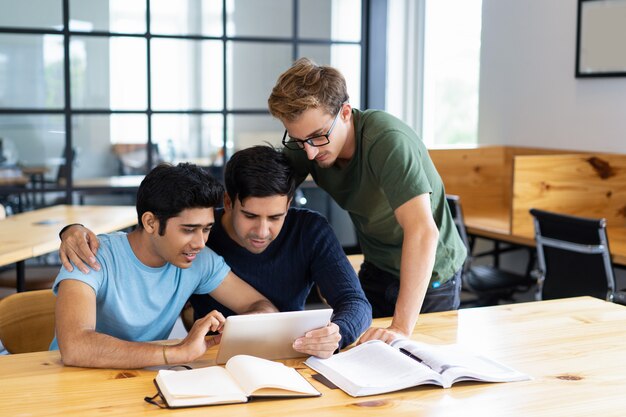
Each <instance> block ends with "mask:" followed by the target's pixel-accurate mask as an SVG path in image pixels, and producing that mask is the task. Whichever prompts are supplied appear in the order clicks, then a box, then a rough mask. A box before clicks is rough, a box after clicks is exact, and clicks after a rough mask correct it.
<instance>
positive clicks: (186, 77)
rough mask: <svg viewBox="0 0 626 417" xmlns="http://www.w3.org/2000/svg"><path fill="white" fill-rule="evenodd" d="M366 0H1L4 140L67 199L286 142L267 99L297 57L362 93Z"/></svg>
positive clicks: (355, 94)
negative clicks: (106, 183) (93, 186)
mask: <svg viewBox="0 0 626 417" xmlns="http://www.w3.org/2000/svg"><path fill="white" fill-rule="evenodd" d="M364 4H365V5H366V4H367V2H365V1H361V0H263V1H260V0H177V1H171V0H20V1H13V0H0V10H2V13H0V138H2V139H1V141H2V142H4V148H5V149H9V148H10V149H11V150H12V152H13V154H15V155H17V156H16V157H15V158H13V159H15V160H14V161H11V163H17V164H19V166H21V167H33V166H37V167H41V168H43V169H44V171H45V174H44V175H45V183H46V184H48V188H47V189H48V190H51V191H55V190H56V191H65V192H66V196H67V198H70V196H71V193H72V191H73V190H74V189H75V188H77V187H78V188H81V185H80V184H81V181H85V180H90V179H95V178H100V177H111V176H115V175H127V174H144V173H146V172H147V170H148V169H149V168H150V167H151V166H154V165H155V164H156V163H158V162H160V161H169V162H178V161H185V160H189V161H193V162H196V163H198V164H201V165H204V166H208V167H213V168H214V169H215V170H216V171H217V172H219V168H220V167H221V166H222V165H223V164H224V162H225V160H227V158H228V157H229V156H230V155H231V154H232V153H233V152H234V151H236V150H238V149H241V148H245V147H248V146H251V145H254V144H260V143H264V142H269V143H271V144H274V145H278V144H279V143H280V139H281V137H282V126H281V124H280V122H279V121H277V120H275V119H273V118H272V117H271V116H270V115H269V112H268V110H267V104H266V101H267V97H268V96H269V93H270V91H271V88H272V86H273V85H274V83H275V81H276V78H277V77H278V75H279V74H280V73H281V72H283V71H284V70H285V69H287V68H288V67H289V66H290V65H291V63H292V62H293V61H294V60H295V59H297V58H298V57H301V56H308V57H311V58H312V59H314V60H315V61H316V62H318V63H320V64H330V65H333V66H335V67H338V68H339V69H340V70H341V71H342V72H343V73H344V74H345V75H346V78H347V82H348V87H349V92H350V95H351V102H352V104H353V105H354V106H356V107H359V106H361V97H362V96H363V94H364V91H365V90H364V87H363V85H364V84H365V83H364V76H363V74H365V72H364V70H363V68H362V64H361V62H362V61H363V55H364V50H365V46H366V45H365V40H364V39H363V38H364V36H362V32H364V27H363V25H362V23H361V20H362V15H363V14H364V12H363V11H362V10H363V7H364V6H363V5H364ZM2 142H0V143H2ZM0 160H1V158H0ZM2 163H5V164H6V163H8V162H7V161H4V162H0V164H2Z"/></svg>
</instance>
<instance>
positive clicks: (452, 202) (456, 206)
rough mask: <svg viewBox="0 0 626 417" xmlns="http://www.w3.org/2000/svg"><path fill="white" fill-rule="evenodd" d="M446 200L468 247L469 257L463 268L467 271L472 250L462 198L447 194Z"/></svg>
mask: <svg viewBox="0 0 626 417" xmlns="http://www.w3.org/2000/svg"><path fill="white" fill-rule="evenodd" d="M446 201H447V202H448V208H450V214H452V219H453V220H454V224H455V225H456V230H458V232H459V235H460V236H461V240H462V241H463V243H464V244H465V248H466V249H467V258H466V259H465V264H464V265H463V270H464V271H466V270H467V268H469V266H470V263H471V253H472V252H471V246H470V242H469V238H468V237H467V229H466V228H465V218H464V217H463V209H462V208H461V200H460V198H459V196H457V195H453V194H446Z"/></svg>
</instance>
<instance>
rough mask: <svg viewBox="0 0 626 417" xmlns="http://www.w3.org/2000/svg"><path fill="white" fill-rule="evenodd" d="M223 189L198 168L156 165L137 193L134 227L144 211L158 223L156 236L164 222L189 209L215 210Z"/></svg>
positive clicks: (184, 165) (179, 165) (194, 166)
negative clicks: (211, 208)
mask: <svg viewBox="0 0 626 417" xmlns="http://www.w3.org/2000/svg"><path fill="white" fill-rule="evenodd" d="M223 196H224V187H223V186H222V184H220V183H219V182H218V181H217V180H216V179H215V178H213V177H212V176H211V174H209V173H208V172H206V171H205V170H203V169H202V168H200V167H198V166H196V165H194V164H188V163H181V164H178V165H176V166H174V165H171V164H160V165H158V166H157V167H155V168H154V169H153V170H152V171H150V172H149V173H148V175H146V177H145V178H144V179H143V181H141V185H139V190H137V220H138V227H139V228H143V224H142V223H141V216H143V214H144V213H145V212H147V211H150V212H152V213H154V215H155V216H156V218H157V219H158V220H159V235H161V236H163V235H164V234H165V227H166V225H167V221H168V219H170V218H172V217H176V216H177V215H179V214H180V213H181V212H182V211H183V210H185V209H189V208H208V207H215V206H217V205H218V204H220V203H221V202H222V197H223Z"/></svg>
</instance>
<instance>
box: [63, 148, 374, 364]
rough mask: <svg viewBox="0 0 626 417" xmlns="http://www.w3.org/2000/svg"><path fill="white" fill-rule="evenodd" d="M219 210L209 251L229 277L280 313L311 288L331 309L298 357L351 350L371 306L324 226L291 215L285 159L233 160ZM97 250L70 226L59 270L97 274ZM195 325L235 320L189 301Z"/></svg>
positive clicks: (246, 153) (291, 188) (254, 154)
mask: <svg viewBox="0 0 626 417" xmlns="http://www.w3.org/2000/svg"><path fill="white" fill-rule="evenodd" d="M225 183H226V194H225V196H224V209H223V210H216V213H215V216H216V221H215V225H214V226H213V229H212V230H211V233H210V234H209V239H208V241H207V246H209V247H210V248H211V249H213V250H214V251H215V252H216V253H218V254H219V255H221V256H222V257H224V259H225V260H226V262H227V264H228V265H229V266H230V267H231V268H232V270H233V272H234V273H235V274H237V275H238V276H239V277H241V279H243V280H244V281H246V282H247V283H248V284H250V285H251V286H252V287H254V288H255V289H256V290H257V291H259V292H260V293H261V294H263V295H265V296H266V297H267V298H268V299H269V300H270V301H271V302H272V303H273V304H274V305H275V306H276V307H277V308H278V309H279V310H280V311H293V310H302V309H303V308H304V303H305V301H306V298H307V296H308V294H309V292H310V291H311V288H312V287H313V286H314V285H317V286H318V287H319V289H320V292H321V294H322V296H323V297H324V298H325V299H326V301H327V302H328V304H329V305H330V306H331V307H332V308H333V310H334V315H333V318H332V322H331V323H330V324H329V325H328V326H327V327H325V328H321V329H317V330H314V331H311V332H309V333H308V334H307V335H305V336H304V337H302V338H299V339H297V340H296V341H295V342H294V348H295V349H296V350H298V351H300V352H303V353H306V354H309V355H315V356H319V357H329V356H330V355H332V353H333V352H334V351H335V350H336V349H337V348H341V347H344V346H347V345H349V344H351V343H352V342H354V341H355V340H356V339H357V338H358V337H359V335H360V334H361V333H362V332H363V331H365V330H366V329H367V328H368V326H369V325H370V323H371V306H370V304H369V302H368V301H367V299H366V297H365V294H364V293H363V290H362V289H361V286H360V284H359V281H358V278H357V276H356V273H355V271H354V269H353V268H352V266H351V265H350V263H349V262H348V260H347V258H346V257H345V254H344V253H343V250H342V248H341V245H340V244H339V241H338V240H337V238H336V237H335V235H334V233H333V231H332V229H331V227H330V225H329V224H328V222H327V221H326V220H325V219H324V218H323V217H322V216H321V215H319V214H318V213H315V212H312V211H309V210H306V209H297V208H289V205H290V203H291V200H292V198H293V195H294V192H295V188H296V186H295V178H294V173H293V170H292V168H291V166H290V164H289V161H288V160H287V159H286V157H285V156H284V155H283V154H282V153H281V152H280V151H277V150H275V149H273V148H271V147H269V146H255V147H252V148H248V149H244V150H242V151H239V152H236V153H235V154H234V155H233V156H232V158H231V159H230V160H229V161H228V163H227V165H226V170H225ZM97 248H98V242H97V239H96V237H95V235H93V233H91V231H89V230H88V229H85V228H84V227H82V226H79V225H76V226H72V227H71V228H69V229H68V230H66V231H65V232H63V234H62V244H61V249H60V255H61V260H62V262H63V265H64V266H65V267H66V268H68V269H70V268H71V267H72V265H71V264H70V262H69V260H71V261H72V262H73V263H74V264H75V265H76V266H77V267H78V268H79V269H81V270H83V272H85V271H88V269H87V267H86V266H85V264H84V263H83V262H82V260H85V261H86V262H87V263H88V264H89V265H90V266H91V267H92V268H94V269H97V268H98V266H97V264H96V263H95V258H93V252H95V251H96V250H97ZM191 302H192V304H193V307H194V311H195V313H196V317H202V316H203V315H205V314H206V313H208V312H209V311H212V310H215V309H217V310H219V311H221V312H222V313H223V314H224V315H225V316H228V315H230V314H234V313H233V312H232V311H230V310H229V309H228V308H226V307H224V306H223V305H221V304H220V303H218V302H217V301H216V300H214V299H213V298H212V297H210V296H204V295H203V296H193V297H192V298H191Z"/></svg>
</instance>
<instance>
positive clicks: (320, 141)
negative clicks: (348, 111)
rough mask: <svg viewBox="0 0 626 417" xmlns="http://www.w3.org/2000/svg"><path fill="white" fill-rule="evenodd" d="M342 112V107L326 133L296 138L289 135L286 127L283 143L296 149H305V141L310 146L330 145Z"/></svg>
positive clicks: (288, 147) (289, 147)
mask: <svg viewBox="0 0 626 417" xmlns="http://www.w3.org/2000/svg"><path fill="white" fill-rule="evenodd" d="M342 108H343V106H342ZM340 114H341V109H339V111H338V112H337V115H336V116H335V118H334V119H333V124H332V125H330V129H328V132H326V133H324V134H323V135H315V136H311V137H310V138H306V139H298V138H294V137H293V136H289V133H287V129H285V134H284V135H283V145H285V147H286V148H287V149H292V150H294V151H295V150H303V149H304V144H305V143H307V144H309V145H310V146H315V147H319V146H325V145H328V144H329V143H330V138H329V136H330V134H331V133H332V131H333V128H334V127H335V123H337V118H338V117H339V115H340Z"/></svg>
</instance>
